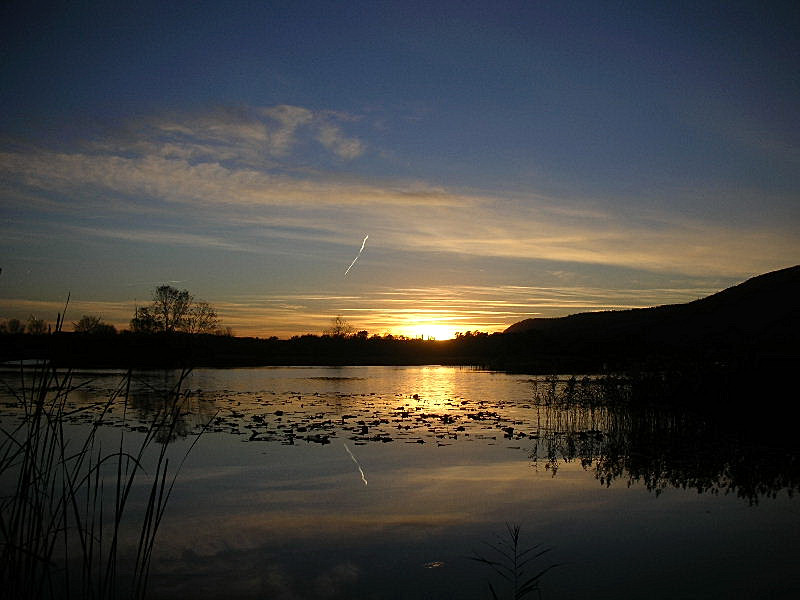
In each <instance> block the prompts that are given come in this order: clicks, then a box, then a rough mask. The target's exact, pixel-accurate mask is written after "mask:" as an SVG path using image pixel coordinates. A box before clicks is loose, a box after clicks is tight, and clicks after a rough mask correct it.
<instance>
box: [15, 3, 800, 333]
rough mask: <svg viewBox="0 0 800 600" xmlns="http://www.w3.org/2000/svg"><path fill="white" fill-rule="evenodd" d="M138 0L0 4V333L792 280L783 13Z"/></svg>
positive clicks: (630, 300) (799, 124)
mask: <svg viewBox="0 0 800 600" xmlns="http://www.w3.org/2000/svg"><path fill="white" fill-rule="evenodd" d="M163 4H167V3H162V2H153V3H149V2H136V3H134V2H113V1H112V2H86V3H83V2H16V1H10V2H4V3H3V5H2V8H0V22H1V23H2V24H1V25H0V27H2V35H1V36H0V48H2V50H1V51H2V58H1V59H0V82H1V83H2V87H1V88H0V89H1V90H2V91H0V139H2V145H0V199H1V200H0V218H2V234H0V268H2V272H1V273H0V319H8V318H20V319H25V318H27V317H28V315H30V314H35V315H37V316H39V317H41V318H45V319H46V320H49V321H54V320H55V315H56V312H58V311H59V310H61V307H62V305H63V302H64V300H65V298H66V296H67V293H71V302H70V309H69V312H68V314H67V321H68V322H69V321H77V320H78V319H79V318H80V316H81V315H82V314H96V315H101V316H102V317H103V319H104V320H106V321H109V322H111V323H114V324H115V325H117V326H118V327H126V326H127V322H128V321H129V319H130V317H131V316H132V313H133V307H134V305H135V303H137V302H138V303H139V304H142V303H145V302H147V301H148V300H149V298H150V296H151V294H152V290H153V288H154V287H155V286H157V285H159V284H163V283H168V284H170V285H174V286H175V287H178V288H186V289H188V290H189V291H190V292H192V293H193V294H194V295H195V296H196V297H198V298H199V299H203V300H206V301H208V302H210V303H212V304H213V305H215V306H216V307H217V308H218V310H219V312H220V314H221V316H222V318H223V325H228V326H230V327H232V328H233V330H234V332H235V333H236V334H237V335H258V336H270V335H277V336H279V337H288V336H290V335H293V334H302V333H321V332H322V330H323V329H325V328H326V327H327V326H329V323H330V320H331V319H332V318H333V317H335V316H336V315H341V316H343V317H344V318H346V319H347V320H348V321H350V322H351V323H352V324H353V325H355V326H356V327H357V328H358V329H367V330H368V331H369V332H370V333H379V334H382V333H386V332H392V333H395V334H397V333H402V334H406V335H435V336H437V337H440V338H441V337H449V336H450V335H451V334H452V332H453V331H466V330H482V331H498V330H502V329H504V328H505V327H507V326H508V325H510V324H512V323H514V322H515V321H518V320H520V319H524V318H528V317H532V316H560V315H566V314H570V313H574V312H581V311H587V310H601V309H620V308H629V307H639V306H652V305H655V304H665V303H674V302H685V301H688V300H693V299H695V298H698V297H701V296H705V295H707V294H709V293H713V292H715V291H718V290H720V289H722V288H725V287H728V286H730V285H732V284H735V283H738V282H740V281H742V280H744V279H746V278H748V277H750V276H753V275H756V274H759V273H763V272H766V271H771V270H775V269H778V268H782V267H787V266H790V265H793V264H797V263H798V262H800V235H798V231H799V230H800V75H799V74H798V73H800V71H798V65H800V4H798V3H797V2H785V3H780V2H713V3H712V2H687V3H682V2H675V3H664V2H654V3H645V2H640V3H619V2H613V3H603V2H533V1H528V2H502V3H495V2H431V1H430V0H428V1H426V2H303V1H299V0H295V1H292V2H218V1H215V2H185V3H184V2H178V3H174V4H175V5H176V6H164V5H163ZM367 235H368V236H369V239H368V240H367V241H366V244H365V246H364V251H363V253H362V254H361V256H360V258H359V259H358V261H357V262H356V263H355V264H354V265H353V267H352V269H351V270H350V272H349V273H348V274H347V275H346V276H345V271H346V270H347V268H348V266H349V265H350V264H351V262H352V261H353V259H354V258H355V257H356V255H358V252H359V249H360V248H361V245H362V240H363V239H364V237H365V236H367Z"/></svg>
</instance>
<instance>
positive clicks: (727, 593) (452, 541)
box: [0, 366, 800, 599]
mask: <svg viewBox="0 0 800 600" xmlns="http://www.w3.org/2000/svg"><path fill="white" fill-rule="evenodd" d="M177 377H178V374H177V373H176V372H142V373H134V374H133V375H132V377H131V385H130V392H129V396H128V405H127V411H126V412H124V413H123V411H122V410H121V409H119V408H117V409H114V410H113V411H111V412H110V413H107V414H106V415H105V416H104V417H103V423H104V425H103V430H102V439H103V440H106V441H105V443H106V444H107V447H112V448H113V445H114V439H115V436H117V437H118V436H119V434H120V432H121V431H125V432H126V433H125V435H126V436H127V437H126V443H130V441H131V440H132V439H134V438H135V436H136V435H137V433H136V432H137V429H138V428H140V426H141V423H146V422H147V420H148V418H149V415H150V414H151V413H152V411H153V409H154V407H155V406H157V405H158V404H159V403H161V402H163V396H164V393H163V392H164V390H166V389H169V388H170V387H171V386H172V385H174V383H175V381H176V380H177ZM2 378H3V380H4V381H6V382H7V383H8V384H9V385H10V386H11V388H15V387H17V388H18V387H19V381H18V379H19V377H18V375H16V374H15V373H14V372H13V371H6V372H3V373H2ZM121 379H123V374H122V373H118V372H111V371H103V372H93V373H88V372H87V373H80V372H77V373H75V374H74V376H73V382H72V383H73V385H74V386H76V389H75V390H74V391H72V392H71V394H70V396H69V401H68V402H69V406H70V407H72V408H73V409H74V408H80V407H88V406H91V405H92V403H93V402H98V401H102V400H103V399H105V398H107V397H108V396H109V394H110V393H112V392H113V390H114V389H116V388H117V387H118V385H119V383H120V381H121ZM182 389H183V390H184V395H183V397H184V398H185V402H186V405H185V409H184V411H183V412H182V413H181V416H180V421H179V423H178V424H177V427H176V428H175V429H174V430H172V431H170V432H168V434H166V435H165V436H163V437H162V438H161V439H160V440H159V442H160V443H168V444H169V454H170V456H172V457H173V465H174V464H176V462H177V460H178V459H180V458H182V457H183V456H184V455H185V454H186V452H187V451H188V456H187V457H186V460H185V462H184V463H183V465H182V467H181V469H180V473H179V475H178V478H177V480H176V483H175V487H174V489H173V491H172V495H171V497H170V498H169V503H168V505H167V509H166V513H165V516H164V520H163V521H162V523H161V525H160V529H159V533H158V538H157V544H156V547H155V550H154V554H153V560H152V567H151V575H150V583H149V597H152V598H177V597H187V596H188V597H192V598H196V599H200V598H219V597H230V598H242V599H244V598H271V599H272V598H278V599H300V598H303V599H316V598H330V599H334V598H375V599H383V598H385V599H401V598H404V599H405V598H407V599H417V598H432V599H433V598H436V599H445V598H454V599H455V598H458V599H463V598H490V597H491V594H490V591H489V584H490V583H491V584H492V586H493V587H494V588H495V589H496V590H497V591H498V595H499V596H500V597H510V596H508V595H507V588H506V587H504V586H503V583H502V581H501V579H500V578H499V577H498V576H497V575H496V574H495V573H494V572H493V570H492V569H491V568H490V567H489V566H487V565H486V564H485V563H482V562H479V561H476V560H473V558H475V557H476V556H477V557H480V558H484V559H486V560H489V561H493V560H496V561H498V562H503V560H504V559H502V557H501V556H500V555H499V554H498V553H497V551H496V549H495V548H497V547H498V545H499V547H500V548H501V549H502V548H506V547H507V546H506V544H508V543H509V534H508V531H507V525H510V526H512V527H513V526H514V525H518V526H520V540H519V542H520V550H522V549H526V548H529V547H532V546H536V545H539V546H538V550H544V549H549V551H548V552H546V553H544V554H542V555H541V556H539V557H538V558H536V559H535V560H533V561H532V562H531V564H529V565H528V566H527V567H526V573H527V574H528V575H529V576H532V575H535V574H536V573H538V572H540V571H542V570H544V569H547V568H548V567H551V566H553V565H555V566H553V568H552V569H550V570H548V571H547V572H546V573H545V574H544V575H543V576H542V578H541V579H540V580H539V584H540V585H539V587H540V590H541V595H542V597H543V598H559V599H567V598H570V599H573V598H593V599H597V598H614V599H620V598H642V597H648V598H665V599H666V598H670V599H674V598H726V599H728V598H798V597H800V570H799V569H798V568H797V565H798V564H800V544H798V541H799V540H800V538H799V537H798V534H799V533H800V528H799V526H800V505H799V504H798V501H797V499H796V498H794V497H793V495H794V494H795V492H797V491H798V487H800V486H799V483H800V478H798V456H797V454H796V444H795V443H794V442H791V443H786V440H777V439H773V438H771V437H770V436H769V435H765V434H764V432H763V431H754V430H753V429H752V428H751V429H747V428H743V429H735V430H733V429H731V428H729V427H727V426H726V427H721V426H720V425H719V423H717V419H715V418H712V417H709V416H705V417H703V416H700V415H691V414H685V413H676V412H673V411H670V410H667V409H663V408H658V407H640V406H634V405H631V403H630V402H624V401H620V399H619V398H617V397H615V400H614V401H613V402H606V400H608V394H609V388H608V386H607V385H606V386H605V387H603V385H602V384H601V383H599V382H597V381H594V380H592V379H589V378H587V379H585V380H581V379H578V380H572V381H570V380H569V379H568V378H567V377H560V378H544V377H530V376H521V375H511V374H505V373H495V372H487V371H480V370H473V369H467V368H454V367H439V366H424V367H339V368H323V367H294V368H286V367H281V368H248V369H229V370H215V369H200V370H196V371H193V372H191V373H190V374H189V376H188V377H187V378H186V380H185V381H184V383H183V388H182ZM0 400H2V409H1V410H0V419H1V420H0V423H2V425H3V427H4V429H6V430H7V429H8V428H9V427H11V426H12V425H13V423H15V422H16V420H17V419H18V417H19V409H18V408H17V407H16V406H15V403H14V401H13V396H12V395H11V394H10V393H9V391H4V392H3V393H2V396H0ZM753 410H754V411H755V410H760V407H759V400H758V399H754V403H753ZM74 415H75V416H74V418H73V419H72V421H71V423H70V424H69V427H70V431H74V434H75V435H76V436H79V435H80V432H81V431H82V428H85V427H88V425H87V423H89V422H91V421H92V419H96V418H97V412H96V411H92V410H83V411H80V412H76V413H74ZM724 421H725V422H727V421H728V420H727V419H724ZM204 427H205V431H204V432H203V433H202V435H201V437H200V438H199V440H198V441H197V443H196V444H195V445H194V446H193V447H191V450H190V446H191V444H192V443H193V441H194V440H195V437H196V435H197V433H199V432H200V431H201V430H202V429H203V428H204ZM189 450H190V451H189ZM3 485H8V482H7V481H6V482H4V484H3ZM141 488H142V489H140V490H139V491H138V493H139V495H140V496H141V495H142V493H143V490H144V485H142V486H141ZM7 493H8V492H7V491H6V490H4V494H3V495H7ZM137 502H138V500H137ZM132 506H133V508H132V510H133V511H134V512H135V511H137V510H140V507H139V504H137V503H136V502H134V503H133V504H132ZM471 557H472V558H471ZM531 597H538V596H537V595H536V593H533V594H532V595H531Z"/></svg>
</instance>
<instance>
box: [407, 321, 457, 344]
mask: <svg viewBox="0 0 800 600" xmlns="http://www.w3.org/2000/svg"><path fill="white" fill-rule="evenodd" d="M464 330H465V328H464V327H461V326H458V325H454V324H449V323H448V324H444V323H437V322H435V321H422V322H417V323H409V324H407V325H401V326H399V327H396V328H395V333H396V334H397V335H404V336H406V337H409V338H422V339H426V340H427V339H432V340H450V339H453V338H454V337H456V332H457V331H464Z"/></svg>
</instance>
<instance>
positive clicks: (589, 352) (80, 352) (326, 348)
mask: <svg viewBox="0 0 800 600" xmlns="http://www.w3.org/2000/svg"><path fill="white" fill-rule="evenodd" d="M798 298H800V266H795V267H791V268H788V269H783V270H781V271H775V272H773V273H768V274H765V275H761V276H759V277H755V278H753V279H750V280H748V281H746V282H744V283H742V284H740V285H737V286H734V287H732V288H729V289H727V290H724V291H722V292H720V293H717V294H714V295H712V296H709V297H708V298H704V299H702V300H697V301H695V302H690V303H687V304H679V305H671V306H660V307H655V308H649V309H638V310H628V311H608V312H601V313H582V314H576V315H571V316H568V317H563V318H559V319H529V320H526V321H521V322H520V323H517V324H515V325H513V326H511V327H509V328H508V329H507V330H506V331H505V332H504V333H493V334H488V333H483V332H467V333H465V334H462V335H459V336H457V337H456V339H452V340H440V341H434V340H423V339H407V338H403V337H394V336H391V335H386V336H377V335H372V336H370V335H369V333H368V332H367V331H359V332H357V333H354V332H352V329H351V328H349V327H347V326H345V325H347V324H346V323H345V324H342V323H339V325H338V326H337V327H335V328H333V329H331V330H329V333H326V334H323V335H312V334H307V335H301V336H295V337H292V338H291V339H278V338H276V337H270V338H254V337H233V336H232V335H219V330H217V331H216V334H206V333H190V332H191V331H197V330H198V329H197V328H195V329H192V328H185V327H168V326H166V325H165V326H163V327H161V328H158V327H156V328H151V329H148V330H138V331H122V332H120V333H118V334H107V335H100V334H97V332H95V333H94V334H93V333H92V332H91V331H84V332H72V333H69V332H59V333H57V334H52V335H24V334H20V333H6V334H5V335H2V336H0V361H16V360H21V359H36V358H52V359H53V360H55V361H57V362H58V363H59V364H61V365H63V366H67V367H119V368H175V367H184V366H201V367H202V366H207V367H233V366H258V365H418V364H444V365H471V366H476V367H483V368H488V369H496V370H505V371H516V372H525V373H543V374H551V373H611V372H640V373H672V374H679V375H681V376H682V377H681V379H682V380H684V381H685V380H687V376H691V377H693V378H694V379H695V380H696V381H697V387H698V388H699V390H698V391H699V392H703V393H716V392H715V390H718V389H719V388H720V386H725V387H731V388H735V387H736V386H737V385H738V382H737V379H738V378H739V377H740V376H741V375H743V374H751V375H752V374H757V375H759V376H763V377H767V376H768V374H769V373H770V372H774V371H779V370H780V369H783V368H786V369H791V368H792V367H793V365H795V364H796V361H797V358H798V355H800V344H798V342H800V302H798ZM155 312H156V311H151V313H155ZM137 316H141V315H140V314H139V313H137ZM214 318H215V319H216V315H215V314H214ZM173 320H174V319H173ZM176 322H181V323H183V321H176ZM214 325H215V326H216V321H215V322H214ZM787 372H792V371H791V370H787ZM710 373H715V374H716V375H715V376H714V377H710V375H709V374H710ZM750 379H752V377H751V378H750ZM669 381H670V378H669V377H667V378H665V379H664V381H662V384H661V385H662V387H663V388H664V390H662V392H659V393H664V394H670V393H672V392H670V391H669V389H668V388H669V386H670V385H671V384H669ZM762 383H763V382H760V383H759V384H758V385H762ZM681 385H683V383H682V384H681Z"/></svg>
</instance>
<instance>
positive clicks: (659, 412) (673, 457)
mask: <svg viewBox="0 0 800 600" xmlns="http://www.w3.org/2000/svg"><path fill="white" fill-rule="evenodd" d="M533 384H534V399H535V404H534V409H535V410H536V422H537V430H536V433H535V434H533V435H532V436H531V437H532V438H533V440H534V444H533V447H532V448H531V450H530V458H531V460H532V461H533V462H534V464H537V465H538V464H540V463H542V462H544V466H545V468H546V469H549V470H551V471H552V472H553V474H554V476H555V475H556V473H557V472H558V467H559V463H561V462H573V461H580V463H581V465H582V466H583V467H584V468H585V469H593V470H594V472H595V476H596V477H597V479H598V480H599V481H600V483H602V484H603V485H605V486H611V485H612V484H616V483H618V482H624V483H626V484H627V485H628V486H629V487H630V486H631V485H633V484H637V483H641V484H644V485H645V486H646V488H647V489H648V490H649V491H651V492H654V493H655V494H656V495H658V494H660V493H661V492H662V491H664V490H665V489H667V488H670V487H674V488H682V489H694V490H696V491H697V492H698V493H710V494H720V493H723V494H736V495H738V496H739V497H740V498H742V499H744V500H746V501H748V502H749V503H750V504H757V503H758V501H759V499H760V498H767V497H772V498H774V497H776V496H777V495H778V493H780V492H782V491H784V490H785V491H786V493H788V494H789V495H790V496H791V495H792V494H794V493H795V492H796V491H797V490H798V487H800V464H798V458H797V454H796V448H795V446H794V444H793V442H792V439H793V438H792V436H791V435H790V432H782V431H781V428H780V427H776V426H775V423H773V426H772V427H767V426H766V425H760V426H759V425H757V424H756V423H758V422H759V421H756V422H753V421H752V420H749V421H745V420H744V419H742V418H740V417H741V415H739V418H731V417H732V415H731V414H726V415H722V414H720V413H703V412H699V411H696V410H695V411H689V410H686V409H679V408H675V407H674V406H667V405H665V404H663V403H659V402H652V401H650V400H651V399H652V398H649V397H648V396H647V395H643V394H642V393H641V392H639V391H637V388H636V382H633V381H631V380H627V379H622V378H614V377H605V378H600V379H589V378H584V379H582V380H577V379H575V378H570V379H568V380H563V379H562V380H559V379H557V378H550V379H548V380H546V381H544V382H542V381H534V382H533ZM654 396H655V397H658V395H654ZM731 410H732V411H733V408H732V409H731ZM723 423H724V425H723Z"/></svg>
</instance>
